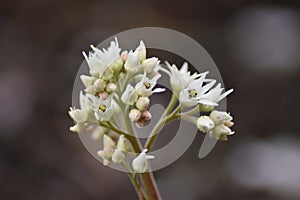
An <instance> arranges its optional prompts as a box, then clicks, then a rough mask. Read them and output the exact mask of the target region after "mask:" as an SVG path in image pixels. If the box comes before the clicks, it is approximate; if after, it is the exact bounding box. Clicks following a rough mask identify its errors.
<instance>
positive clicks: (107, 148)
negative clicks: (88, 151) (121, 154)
mask: <svg viewBox="0 0 300 200" xmlns="http://www.w3.org/2000/svg"><path fill="white" fill-rule="evenodd" d="M114 148H115V142H114V141H113V139H111V137H109V136H108V135H104V136H103V150H101V151H97V155H98V156H99V157H101V158H102V159H103V165H105V166H107V165H109V163H110V160H111V158H112V155H113V153H114Z"/></svg>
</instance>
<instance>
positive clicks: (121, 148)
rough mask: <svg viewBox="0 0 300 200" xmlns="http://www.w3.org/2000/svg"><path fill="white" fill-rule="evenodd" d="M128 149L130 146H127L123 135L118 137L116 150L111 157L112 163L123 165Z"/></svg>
mask: <svg viewBox="0 0 300 200" xmlns="http://www.w3.org/2000/svg"><path fill="white" fill-rule="evenodd" d="M129 149H130V145H129V144H128V141H127V140H126V138H125V136H124V135H120V137H119V139H118V143H117V148H116V149H115V152H114V153H113V155H112V161H113V162H114V163H123V162H124V161H126V156H125V152H127V150H129Z"/></svg>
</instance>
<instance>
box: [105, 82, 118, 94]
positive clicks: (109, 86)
mask: <svg viewBox="0 0 300 200" xmlns="http://www.w3.org/2000/svg"><path fill="white" fill-rule="evenodd" d="M116 89H117V85H116V84H115V83H108V84H107V85H106V91H107V92H114V91H116Z"/></svg>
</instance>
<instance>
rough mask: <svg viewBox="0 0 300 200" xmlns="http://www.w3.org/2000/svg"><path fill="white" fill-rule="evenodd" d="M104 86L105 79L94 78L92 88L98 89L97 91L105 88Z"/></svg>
mask: <svg viewBox="0 0 300 200" xmlns="http://www.w3.org/2000/svg"><path fill="white" fill-rule="evenodd" d="M105 86H106V83H105V81H104V80H102V79H97V80H95V82H94V88H95V90H96V91H98V92H100V91H103V90H104V88H105Z"/></svg>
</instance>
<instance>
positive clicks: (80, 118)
mask: <svg viewBox="0 0 300 200" xmlns="http://www.w3.org/2000/svg"><path fill="white" fill-rule="evenodd" d="M69 115H70V117H71V118H72V119H73V120H74V121H75V122H76V123H83V122H85V121H86V120H87V118H88V111H87V110H85V109H84V110H82V109H75V108H72V107H71V108H70V111H69Z"/></svg>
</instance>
